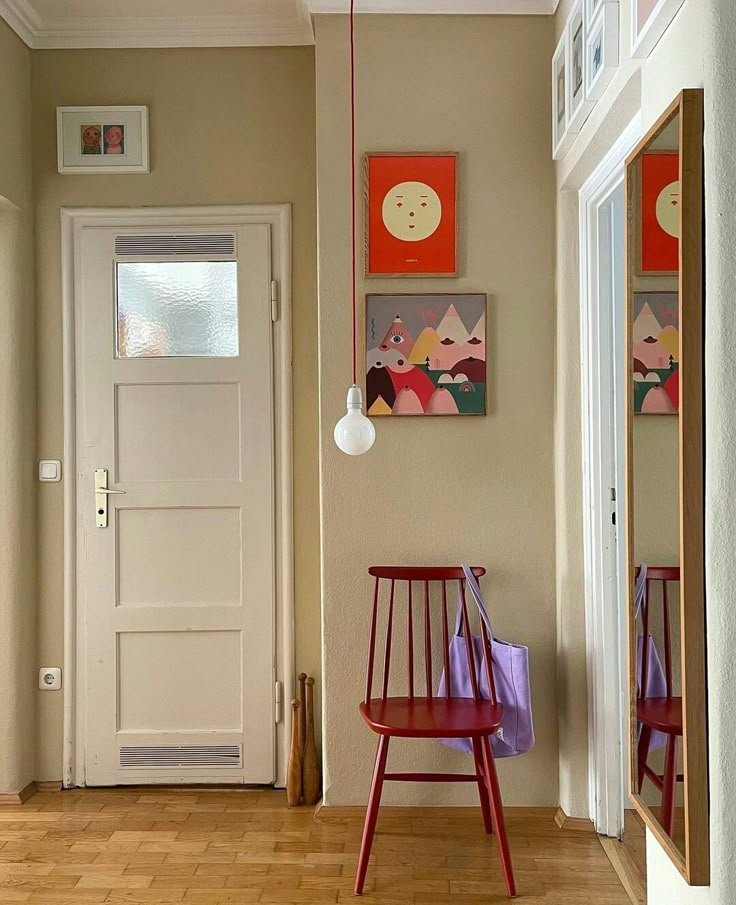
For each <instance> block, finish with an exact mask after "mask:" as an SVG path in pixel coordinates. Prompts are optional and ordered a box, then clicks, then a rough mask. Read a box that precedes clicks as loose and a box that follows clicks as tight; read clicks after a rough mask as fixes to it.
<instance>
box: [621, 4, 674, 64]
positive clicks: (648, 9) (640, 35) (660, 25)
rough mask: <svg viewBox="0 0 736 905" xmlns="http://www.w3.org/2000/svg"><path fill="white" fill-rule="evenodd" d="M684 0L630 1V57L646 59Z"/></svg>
mask: <svg viewBox="0 0 736 905" xmlns="http://www.w3.org/2000/svg"><path fill="white" fill-rule="evenodd" d="M684 2H685V0H656V2H655V4H654V7H653V8H652V0H631V56H632V57H633V58H634V59H640V60H641V59H646V57H648V56H649V54H650V53H651V52H652V51H653V50H654V48H655V47H656V46H657V43H658V42H659V39H660V38H661V37H662V35H663V34H664V33H665V32H666V31H667V29H668V28H669V27H670V25H671V24H672V20H673V19H674V18H675V16H676V15H677V13H678V11H679V9H680V7H681V6H682V4H683V3H684Z"/></svg>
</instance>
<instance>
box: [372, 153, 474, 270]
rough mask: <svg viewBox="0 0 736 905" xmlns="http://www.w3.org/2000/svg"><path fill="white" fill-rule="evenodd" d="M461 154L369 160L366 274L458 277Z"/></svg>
mask: <svg viewBox="0 0 736 905" xmlns="http://www.w3.org/2000/svg"><path fill="white" fill-rule="evenodd" d="M457 171H458V154H456V153H454V152H447V153H438V154H435V153H424V152H418V153H406V154H403V153H397V154H393V153H369V154H366V155H365V197H366V236H365V275H366V276H367V277H456V276H458V265H457Z"/></svg>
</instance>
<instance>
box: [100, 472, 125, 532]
mask: <svg viewBox="0 0 736 905" xmlns="http://www.w3.org/2000/svg"><path fill="white" fill-rule="evenodd" d="M123 493H125V491H124V490H113V489H112V488H110V487H108V486H107V469H106V468H95V524H96V525H97V527H98V528H107V510H108V504H107V498H108V497H109V496H111V495H112V494H123Z"/></svg>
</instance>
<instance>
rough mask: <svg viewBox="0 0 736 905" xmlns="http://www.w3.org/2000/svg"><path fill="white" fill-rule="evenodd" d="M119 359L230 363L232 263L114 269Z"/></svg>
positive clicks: (234, 332)
mask: <svg viewBox="0 0 736 905" xmlns="http://www.w3.org/2000/svg"><path fill="white" fill-rule="evenodd" d="M117 348H118V358H179V357H205V358H235V357H236V356H237V354H238V264H237V261H165V262H164V261H159V262H150V263H140V262H135V263H127V262H126V263H119V264H118V265H117Z"/></svg>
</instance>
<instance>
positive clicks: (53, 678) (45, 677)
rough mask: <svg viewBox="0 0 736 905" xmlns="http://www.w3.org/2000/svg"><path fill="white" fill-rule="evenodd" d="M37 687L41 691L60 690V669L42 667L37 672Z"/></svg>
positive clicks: (56, 667)
mask: <svg viewBox="0 0 736 905" xmlns="http://www.w3.org/2000/svg"><path fill="white" fill-rule="evenodd" d="M38 687H39V688H40V689H41V691H58V690H59V689H60V688H61V669H60V668H59V667H58V666H42V667H41V668H40V669H39V671H38Z"/></svg>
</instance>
